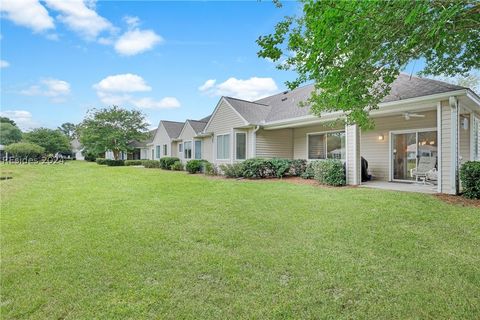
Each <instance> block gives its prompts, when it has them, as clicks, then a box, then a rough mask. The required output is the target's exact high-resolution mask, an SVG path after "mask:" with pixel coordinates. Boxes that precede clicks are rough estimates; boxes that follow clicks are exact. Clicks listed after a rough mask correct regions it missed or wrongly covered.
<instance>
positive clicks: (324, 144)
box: [307, 131, 345, 160]
mask: <svg viewBox="0 0 480 320" xmlns="http://www.w3.org/2000/svg"><path fill="white" fill-rule="evenodd" d="M307 141H308V159H309V160H316V159H339V160H343V159H345V132H344V131H339V132H326V133H312V134H309V135H308V136H307Z"/></svg>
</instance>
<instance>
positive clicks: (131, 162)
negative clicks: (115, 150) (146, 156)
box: [125, 160, 143, 166]
mask: <svg viewBox="0 0 480 320" xmlns="http://www.w3.org/2000/svg"><path fill="white" fill-rule="evenodd" d="M125 165H126V166H141V165H143V162H142V160H125Z"/></svg>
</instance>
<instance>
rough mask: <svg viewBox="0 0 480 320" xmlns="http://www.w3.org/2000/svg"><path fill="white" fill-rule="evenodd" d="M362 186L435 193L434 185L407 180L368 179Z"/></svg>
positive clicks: (435, 187)
mask: <svg viewBox="0 0 480 320" xmlns="http://www.w3.org/2000/svg"><path fill="white" fill-rule="evenodd" d="M361 187H363V188H374V189H383V190H394V191H404V192H420V193H429V194H434V193H437V186H436V185H429V184H422V183H408V182H388V181H368V182H362V184H361Z"/></svg>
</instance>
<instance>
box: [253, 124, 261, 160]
mask: <svg viewBox="0 0 480 320" xmlns="http://www.w3.org/2000/svg"><path fill="white" fill-rule="evenodd" d="M258 130H260V126H258V125H257V126H255V129H254V130H253V157H252V158H255V157H256V156H257V131H258Z"/></svg>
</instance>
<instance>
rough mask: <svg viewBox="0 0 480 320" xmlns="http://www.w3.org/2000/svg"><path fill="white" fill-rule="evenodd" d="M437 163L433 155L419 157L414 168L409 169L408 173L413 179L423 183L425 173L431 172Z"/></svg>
mask: <svg viewBox="0 0 480 320" xmlns="http://www.w3.org/2000/svg"><path fill="white" fill-rule="evenodd" d="M436 165H437V158H435V157H420V159H419V160H418V165H417V167H416V168H414V169H411V170H410V175H411V176H412V177H414V178H415V181H417V182H418V181H419V179H421V180H422V182H423V183H424V184H426V183H427V175H428V174H429V173H431V171H432V170H433V169H435V166H436Z"/></svg>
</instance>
